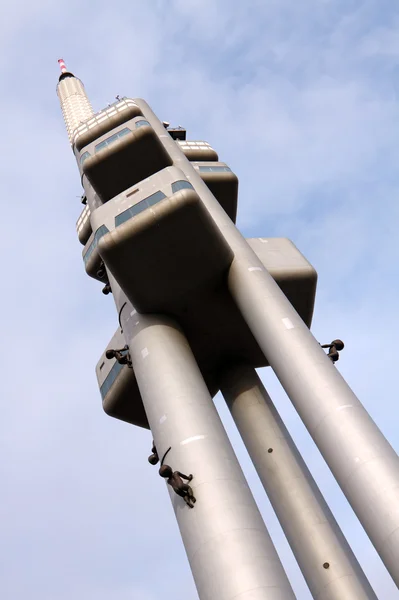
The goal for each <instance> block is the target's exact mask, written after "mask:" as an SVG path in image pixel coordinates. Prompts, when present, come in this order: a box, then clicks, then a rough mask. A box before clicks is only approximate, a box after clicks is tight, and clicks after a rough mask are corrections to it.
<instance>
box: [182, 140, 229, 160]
mask: <svg viewBox="0 0 399 600" xmlns="http://www.w3.org/2000/svg"><path fill="white" fill-rule="evenodd" d="M176 143H177V144H178V146H179V148H180V150H181V151H182V152H183V154H184V155H185V156H186V157H187V158H188V160H191V161H197V160H200V161H218V160H219V157H218V154H217V152H216V150H214V149H213V148H212V146H211V145H210V144H208V142H188V141H187V140H184V141H181V140H177V141H176Z"/></svg>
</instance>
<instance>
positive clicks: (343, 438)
mask: <svg viewBox="0 0 399 600" xmlns="http://www.w3.org/2000/svg"><path fill="white" fill-rule="evenodd" d="M137 104H138V105H139V106H140V108H141V110H142V112H143V114H144V115H145V117H146V119H147V120H148V121H149V122H150V123H151V125H152V126H153V127H154V129H155V131H156V132H157V134H158V135H159V137H160V139H161V141H162V143H163V145H164V147H165V148H166V150H167V151H168V152H169V155H170V156H171V157H172V159H173V162H174V164H175V166H177V167H179V168H181V169H182V171H183V172H184V173H185V175H186V176H187V178H188V179H189V180H190V181H191V182H192V183H193V185H194V187H195V189H196V190H197V192H198V193H199V194H200V195H201V198H202V201H203V203H204V205H205V206H206V208H207V209H208V211H209V212H210V214H211V215H212V217H213V219H214V221H215V223H216V225H217V226H218V227H219V229H220V231H221V232H222V233H223V235H224V236H225V239H226V241H227V242H228V244H229V245H230V247H231V249H232V250H233V252H234V255H235V258H234V260H233V263H232V265H231V267H230V270H229V274H228V286H229V289H230V292H231V294H232V296H233V298H234V300H235V302H236V304H237V306H238V307H239V308H240V310H241V313H242V315H243V317H244V319H245V320H246V322H247V323H248V326H249V327H250V329H251V331H252V333H253V335H254V336H255V338H256V340H257V341H258V343H259V345H260V347H261V348H262V350H263V352H264V353H265V356H266V357H267V360H268V362H269V364H270V365H271V367H272V369H273V370H274V372H275V373H276V375H277V377H278V378H279V380H280V382H281V384H282V386H283V387H284V389H285V391H286V392H287V394H288V396H289V397H290V399H291V401H292V403H293V404H294V406H295V408H296V410H297V411H298V413H299V415H300V417H301V418H302V420H303V422H304V423H305V425H306V427H307V428H308V430H309V432H310V434H311V436H312V437H313V439H314V441H315V443H316V444H317V446H318V447H319V449H320V452H321V453H322V454H323V456H324V458H325V460H326V462H327V464H328V465H329V467H330V469H331V471H332V472H333V474H334V476H335V478H336V480H337V482H338V483H339V485H340V486H341V489H342V490H343V492H344V494H345V495H346V497H347V499H348V501H349V502H350V504H351V505H352V508H353V509H354V511H355V513H356V514H357V516H358V518H359V520H360V522H361V523H362V525H363V527H364V528H365V530H366V532H367V534H368V536H369V537H370V539H371V541H372V542H373V544H374V546H375V548H376V550H377V552H378V553H379V555H380V556H381V558H382V560H383V561H384V563H385V565H386V567H387V569H388V570H389V572H390V574H391V575H392V577H393V579H394V580H395V582H396V584H397V585H399V459H398V456H397V454H396V453H395V451H394V450H393V448H392V447H391V446H390V444H389V443H388V441H387V440H386V439H385V437H384V436H383V435H382V433H381V431H380V430H379V429H378V427H377V426H376V424H375V423H374V421H373V420H372V419H371V417H370V415H369V414H368V413H367V411H366V410H365V409H364V407H363V406H362V404H361V403H360V401H359V400H358V398H357V397H356V396H355V394H354V393H353V391H352V390H351V388H350V387H349V386H348V384H347V383H346V382H345V380H344V379H343V378H342V377H341V375H340V374H339V372H338V370H337V369H336V367H334V366H333V364H332V363H331V361H330V360H329V359H328V358H327V356H326V355H325V353H324V352H323V350H322V348H321V347H320V346H319V344H318V342H317V341H316V340H315V338H314V337H313V335H312V334H311V333H310V331H309V329H308V328H307V327H306V325H305V324H304V322H303V321H302V319H301V318H300V317H299V315H298V313H297V312H296V310H295V309H294V308H293V306H292V305H291V304H290V302H288V300H287V298H286V297H285V295H284V294H283V292H282V291H281V290H280V288H279V287H278V285H277V284H276V282H275V281H274V280H273V278H272V277H271V275H270V274H269V273H268V272H267V270H266V269H265V267H264V266H263V265H262V263H261V262H260V260H259V259H258V257H257V256H256V254H255V253H254V252H253V250H252V249H251V248H250V247H249V245H248V244H247V242H246V241H245V239H244V238H243V237H242V235H241V234H240V232H239V231H238V229H237V228H236V227H235V225H234V223H233V222H232V221H231V220H230V218H229V217H228V215H227V214H226V213H225V211H224V210H223V208H222V207H221V206H220V204H219V203H218V202H217V200H216V198H215V197H214V196H213V195H212V194H211V192H210V191H209V189H208V187H207V186H206V184H205V183H204V182H203V181H202V179H201V177H200V176H199V175H198V173H197V172H196V171H195V169H194V168H193V166H192V165H191V164H190V162H189V161H188V160H187V158H186V157H185V156H184V154H183V153H182V152H181V150H180V149H179V148H178V147H177V144H176V142H175V141H174V140H173V139H172V138H171V137H170V136H169V135H168V134H167V132H166V131H165V128H164V127H163V125H162V123H161V122H160V121H159V119H158V118H157V117H156V115H155V114H154V113H153V111H152V110H151V109H150V107H149V106H148V104H147V103H146V102H144V101H143V100H137Z"/></svg>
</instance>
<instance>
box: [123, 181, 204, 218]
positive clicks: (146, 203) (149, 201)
mask: <svg viewBox="0 0 399 600" xmlns="http://www.w3.org/2000/svg"><path fill="white" fill-rule="evenodd" d="M185 188H190V189H193V186H192V185H191V183H189V182H188V181H184V180H180V181H174V182H173V183H172V193H173V194H174V193H175V192H178V191H179V190H183V189H185ZM164 198H166V195H165V194H164V193H163V192H161V191H160V190H159V191H158V192H155V193H154V194H151V196H148V197H147V198H144V200H141V201H140V202H138V203H137V204H135V205H134V206H131V207H130V208H128V209H127V210H125V211H123V213H121V214H120V215H117V216H116V217H115V227H118V226H119V225H122V223H125V222H126V221H129V219H131V218H132V217H135V216H136V215H138V214H140V213H141V212H143V211H144V210H146V209H147V208H150V206H154V204H158V202H160V201H161V200H163V199H164Z"/></svg>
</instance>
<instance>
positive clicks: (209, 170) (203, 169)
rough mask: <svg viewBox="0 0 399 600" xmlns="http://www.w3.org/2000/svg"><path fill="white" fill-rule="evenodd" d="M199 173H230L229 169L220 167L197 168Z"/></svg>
mask: <svg viewBox="0 0 399 600" xmlns="http://www.w3.org/2000/svg"><path fill="white" fill-rule="evenodd" d="M198 170H199V172H200V173H201V172H202V173H206V172H208V173H210V172H214V173H220V172H222V171H227V172H230V173H231V169H229V167H221V166H220V165H219V166H215V167H198Z"/></svg>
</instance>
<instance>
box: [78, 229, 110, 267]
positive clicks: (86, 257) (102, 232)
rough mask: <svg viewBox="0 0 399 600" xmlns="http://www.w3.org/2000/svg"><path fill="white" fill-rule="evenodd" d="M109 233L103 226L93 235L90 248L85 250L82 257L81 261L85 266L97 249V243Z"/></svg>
mask: <svg viewBox="0 0 399 600" xmlns="http://www.w3.org/2000/svg"><path fill="white" fill-rule="evenodd" d="M108 232H109V229H108V228H107V227H106V226H105V225H101V227H99V228H98V229H97V231H96V233H95V234H94V238H93V241H92V243H91V244H90V246H89V247H88V248H87V250H86V253H85V254H84V255H83V261H84V263H85V264H86V263H87V261H88V260H89V258H90V256H91V255H92V254H93V252H94V250H95V249H96V248H97V245H98V241H99V239H100V238H102V237H103V235H105V234H106V233H108Z"/></svg>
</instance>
